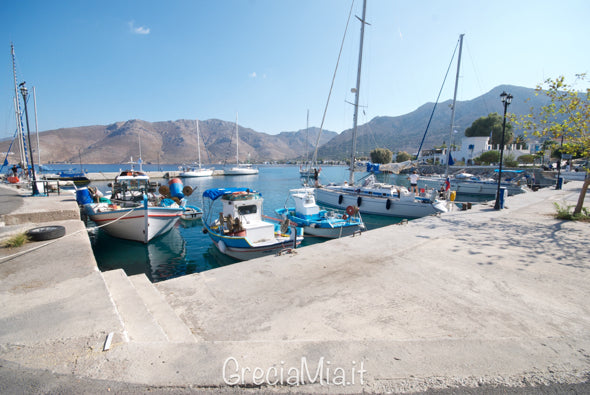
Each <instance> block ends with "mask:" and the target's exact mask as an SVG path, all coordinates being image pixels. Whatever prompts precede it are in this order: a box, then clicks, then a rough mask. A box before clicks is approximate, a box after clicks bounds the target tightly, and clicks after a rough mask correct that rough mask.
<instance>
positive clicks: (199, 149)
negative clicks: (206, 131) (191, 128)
mask: <svg viewBox="0 0 590 395" xmlns="http://www.w3.org/2000/svg"><path fill="white" fill-rule="evenodd" d="M199 140H200V134H199V120H198V119H197V151H198V152H199V169H200V168H201V142H200V141H199Z"/></svg>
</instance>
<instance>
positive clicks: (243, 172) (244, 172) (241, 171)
mask: <svg viewBox="0 0 590 395" xmlns="http://www.w3.org/2000/svg"><path fill="white" fill-rule="evenodd" d="M223 174H224V175H226V176H249V175H253V174H258V169H249V168H233V169H229V170H225V171H224V172H223Z"/></svg>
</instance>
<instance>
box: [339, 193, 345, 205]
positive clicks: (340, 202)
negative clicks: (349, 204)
mask: <svg viewBox="0 0 590 395" xmlns="http://www.w3.org/2000/svg"><path fill="white" fill-rule="evenodd" d="M342 200H344V196H342V195H340V196H338V204H342Z"/></svg>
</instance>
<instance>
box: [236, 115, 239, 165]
mask: <svg viewBox="0 0 590 395" xmlns="http://www.w3.org/2000/svg"><path fill="white" fill-rule="evenodd" d="M239 165H240V136H239V134H238V113H236V166H239Z"/></svg>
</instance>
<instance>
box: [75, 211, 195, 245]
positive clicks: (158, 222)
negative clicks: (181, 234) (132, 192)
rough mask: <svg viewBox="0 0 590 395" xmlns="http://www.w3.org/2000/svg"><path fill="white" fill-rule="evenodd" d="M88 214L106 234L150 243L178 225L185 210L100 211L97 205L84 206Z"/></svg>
mask: <svg viewBox="0 0 590 395" xmlns="http://www.w3.org/2000/svg"><path fill="white" fill-rule="evenodd" d="M84 207H85V210H86V213H87V214H88V216H89V217H90V219H91V220H92V221H94V222H95V223H96V225H98V226H101V229H103V230H104V231H105V232H107V233H108V234H110V235H111V236H113V237H117V238H120V239H126V240H133V241H138V242H141V243H146V244H147V243H149V241H150V240H152V239H153V238H155V237H158V236H160V235H163V234H165V233H166V232H168V231H169V230H170V229H172V227H173V226H174V225H175V224H176V222H177V221H178V219H179V218H180V217H181V215H182V213H183V212H184V210H183V209H182V208H171V207H148V208H145V207H136V208H124V209H118V210H116V209H113V210H108V211H98V207H100V206H99V205H97V204H87V205H85V206H84Z"/></svg>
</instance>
